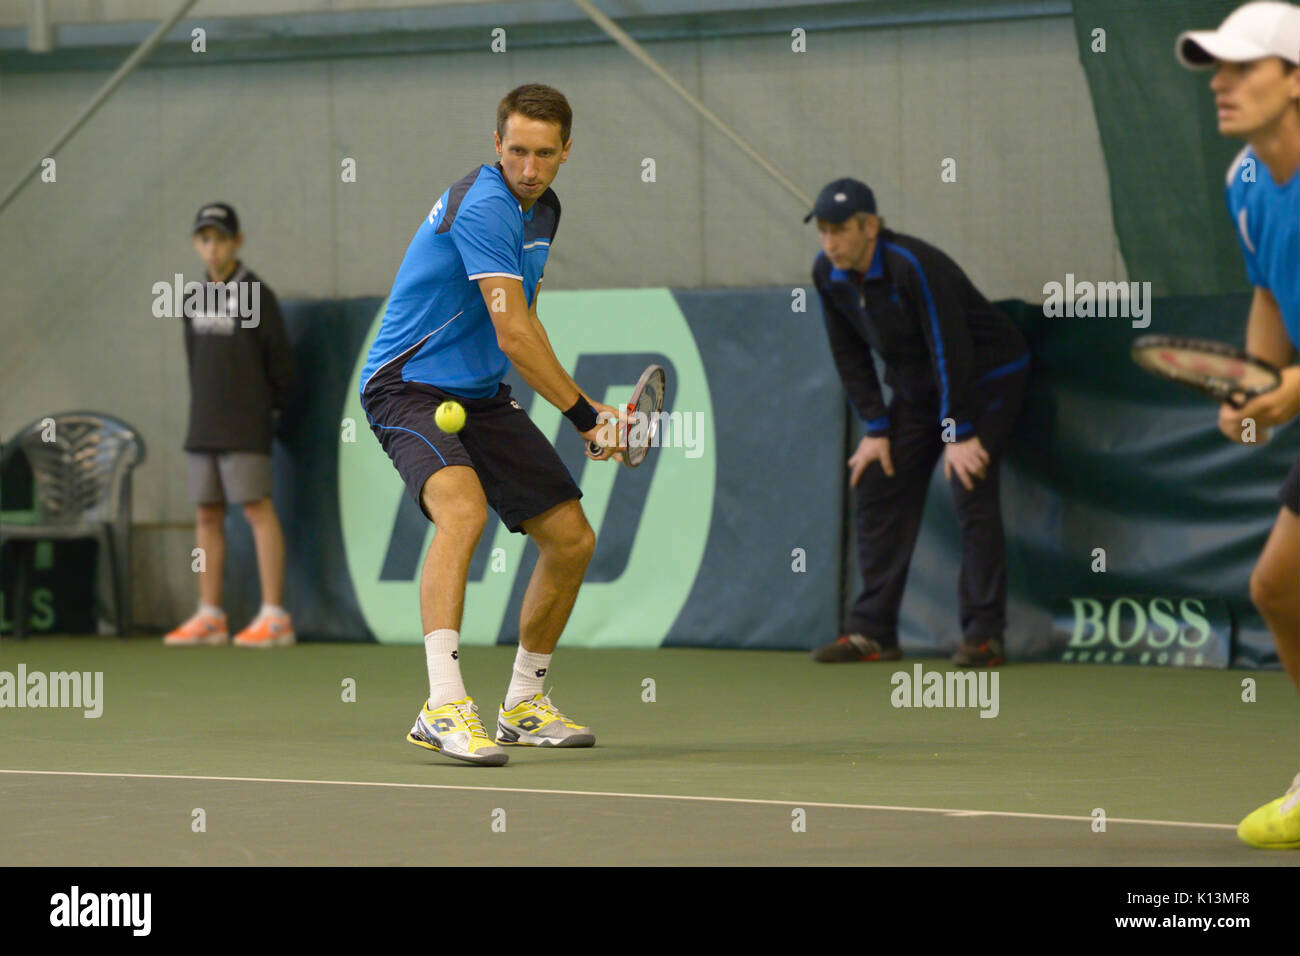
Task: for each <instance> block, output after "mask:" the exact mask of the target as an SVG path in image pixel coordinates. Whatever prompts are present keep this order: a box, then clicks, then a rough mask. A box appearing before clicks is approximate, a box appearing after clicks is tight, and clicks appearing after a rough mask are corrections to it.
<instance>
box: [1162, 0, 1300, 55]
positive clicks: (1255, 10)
mask: <svg viewBox="0 0 1300 956" xmlns="http://www.w3.org/2000/svg"><path fill="white" fill-rule="evenodd" d="M1174 54H1175V55H1176V56H1177V57H1178V62H1179V63H1181V64H1182V65H1183V66H1185V67H1187V68H1188V69H1189V70H1205V69H1209V68H1210V67H1212V66H1214V64H1215V62H1216V61H1219V60H1224V61H1226V62H1228V63H1245V62H1247V61H1248V60H1262V59H1264V58H1265V57H1269V56H1280V57H1281V58H1282V59H1284V60H1286V61H1288V62H1290V63H1300V7H1297V6H1296V5H1295V4H1293V3H1276V2H1273V0H1258V2H1256V3H1248V4H1246V5H1245V6H1241V7H1238V8H1237V9H1236V10H1233V11H1232V13H1230V14H1228V19H1226V20H1224V21H1223V22H1222V23H1221V24H1219V29H1217V30H1185V31H1183V32H1182V33H1180V34H1179V35H1178V39H1177V41H1175V43H1174Z"/></svg>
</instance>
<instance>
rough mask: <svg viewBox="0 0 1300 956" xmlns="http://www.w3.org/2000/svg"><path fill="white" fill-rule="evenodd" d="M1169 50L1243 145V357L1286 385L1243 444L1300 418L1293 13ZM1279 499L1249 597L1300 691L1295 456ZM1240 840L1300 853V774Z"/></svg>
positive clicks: (1239, 207)
mask: <svg viewBox="0 0 1300 956" xmlns="http://www.w3.org/2000/svg"><path fill="white" fill-rule="evenodd" d="M1176 50H1177V55H1178V59H1179V61H1180V62H1182V64H1183V65H1184V66H1186V67H1189V68H1191V69H1213V70H1214V78H1213V80H1212V81H1211V82H1210V89H1211V90H1213V91H1214V102H1215V107H1216V108H1217V113H1218V120H1219V132H1220V133H1222V134H1223V135H1224V136H1232V137H1235V138H1238V139H1244V140H1245V141H1246V143H1247V145H1246V148H1245V149H1243V150H1242V151H1241V152H1240V153H1239V154H1238V155H1237V158H1236V159H1234V160H1233V162H1232V165H1231V166H1229V167H1228V176H1227V180H1228V190H1227V198H1228V210H1229V212H1230V213H1231V215H1232V222H1233V226H1234V227H1235V228H1236V230H1237V238H1238V239H1239V240H1240V242H1241V250H1242V254H1243V255H1244V256H1245V259H1246V274H1247V275H1248V276H1249V277H1250V282H1251V284H1252V285H1253V286H1254V287H1255V296H1254V299H1253V301H1252V302H1251V306H1250V316H1249V318H1248V319H1247V321H1246V351H1248V352H1250V353H1251V354H1253V355H1257V356H1258V357H1260V358H1262V359H1264V360H1265V361H1268V362H1271V363H1273V364H1274V365H1276V366H1278V367H1279V368H1281V369H1282V384H1281V386H1280V387H1279V388H1277V389H1275V390H1274V391H1272V392H1268V393H1267V394H1265V395H1261V396H1260V397H1259V398H1256V399H1255V400H1253V401H1251V402H1250V403H1248V404H1247V405H1246V407H1245V408H1241V409H1236V408H1233V407H1232V406H1231V405H1223V406H1222V407H1221V408H1220V410H1219V428H1220V430H1221V431H1222V432H1223V433H1224V434H1225V435H1227V436H1228V437H1229V438H1231V439H1233V440H1234V441H1242V440H1243V436H1244V435H1245V434H1246V428H1245V427H1244V422H1245V420H1246V419H1253V420H1254V422H1255V426H1256V428H1257V429H1258V430H1260V431H1262V430H1264V429H1271V428H1272V427H1274V426H1276V425H1282V424H1285V423H1286V422H1288V421H1291V420H1292V419H1294V418H1295V417H1296V416H1297V415H1300V366H1296V365H1293V364H1292V362H1293V361H1294V360H1295V357H1296V350H1297V348H1300V69H1297V64H1298V63H1300V7H1297V6H1295V5H1294V4H1290V3H1271V2H1265V3H1248V4H1246V5H1245V6H1242V7H1238V8H1237V9H1236V10H1235V11H1233V12H1232V14H1231V15H1229V17H1228V18H1227V19H1226V20H1224V21H1223V23H1222V24H1221V25H1220V26H1219V28H1218V29H1217V30H1200V31H1188V32H1185V33H1183V34H1182V35H1181V36H1179V37H1178V42H1177V46H1176ZM1278 498H1279V500H1280V502H1281V508H1280V509H1279V511H1278V515H1277V521H1276V522H1275V523H1274V525H1273V530H1272V532H1271V533H1270V534H1269V537H1268V542H1267V543H1266V544H1265V545H1264V552H1263V554H1261V555H1260V558H1259V563H1258V564H1256V565H1255V570H1254V572H1253V573H1252V574H1251V577H1250V596H1251V599H1252V600H1253V601H1254V602H1255V606H1256V607H1258V608H1259V611H1260V614H1262V615H1263V617H1264V620H1265V621H1266V622H1267V623H1268V626H1269V629H1270V630H1271V631H1272V632H1273V639H1274V641H1276V643H1277V653H1278V657H1279V658H1280V659H1281V661H1282V666H1283V667H1284V668H1286V672H1287V675H1288V676H1289V677H1290V678H1291V682H1292V683H1293V684H1295V685H1296V688H1297V689H1300V459H1297V461H1296V464H1295V465H1294V467H1292V469H1291V473H1290V475H1289V476H1288V477H1287V479H1286V482H1285V483H1284V484H1283V487H1282V491H1281V493H1280V494H1279V495H1278ZM1292 739H1294V738H1292ZM1237 834H1238V836H1240V837H1241V839H1242V840H1244V841H1245V842H1247V843H1249V844H1251V845H1253V846H1260V847H1279V848H1283V847H1284V848H1290V849H1297V848H1300V774H1297V775H1296V778H1295V780H1294V781H1293V782H1292V784H1291V787H1290V788H1289V789H1288V790H1287V792H1286V793H1285V794H1284V795H1283V796H1281V797H1278V798H1277V799H1276V800H1273V801H1271V802H1270V803H1266V804H1265V805H1264V806H1262V807H1260V808H1259V809H1258V810H1256V811H1255V812H1253V813H1251V814H1250V815H1249V816H1248V817H1246V818H1245V819H1244V820H1242V821H1241V825H1240V826H1239V827H1238V828H1237Z"/></svg>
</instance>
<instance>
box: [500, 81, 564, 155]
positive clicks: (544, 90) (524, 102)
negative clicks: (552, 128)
mask: <svg viewBox="0 0 1300 956" xmlns="http://www.w3.org/2000/svg"><path fill="white" fill-rule="evenodd" d="M515 113H519V114H521V115H523V116H527V117H528V118H529V119H535V120H541V121H543V122H546V123H558V124H560V145H561V146H563V145H564V144H565V143H567V142H568V141H569V132H570V130H571V129H572V128H573V110H572V109H570V107H569V101H568V100H566V99H565V98H564V94H563V93H561V92H560V91H559V90H557V89H555V87H553V86H545V85H544V84H541V83H525V84H524V85H523V86H516V87H515V88H514V89H513V90H511V91H510V92H509V93H507V94H506V95H505V97H504V98H503V99H502V100H501V102H500V103H498V104H497V135H498V136H500V137H501V138H502V139H505V136H506V120H508V119H509V118H510V117H511V115H513V114H515Z"/></svg>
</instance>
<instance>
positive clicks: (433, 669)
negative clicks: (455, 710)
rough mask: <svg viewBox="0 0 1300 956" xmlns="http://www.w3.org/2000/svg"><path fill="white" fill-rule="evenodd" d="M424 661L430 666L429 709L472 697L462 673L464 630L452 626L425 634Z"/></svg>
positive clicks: (435, 708)
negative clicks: (457, 629)
mask: <svg viewBox="0 0 1300 956" xmlns="http://www.w3.org/2000/svg"><path fill="white" fill-rule="evenodd" d="M424 660H425V663H426V664H428V667H429V709H430V710H437V709H438V708H439V707H441V706H442V705H443V704H450V703H451V702H452V701H453V700H460V699H461V698H462V697H467V696H469V695H468V694H466V693H465V682H464V681H463V680H462V679H461V676H460V633H459V632H458V631H453V630H452V629H451V628H449V627H444V628H442V629H440V630H437V631H430V632H429V633H428V634H426V635H424Z"/></svg>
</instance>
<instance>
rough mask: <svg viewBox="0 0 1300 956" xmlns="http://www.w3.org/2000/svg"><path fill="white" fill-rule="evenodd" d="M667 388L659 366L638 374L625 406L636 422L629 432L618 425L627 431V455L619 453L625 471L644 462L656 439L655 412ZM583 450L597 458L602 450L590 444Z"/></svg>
mask: <svg viewBox="0 0 1300 956" xmlns="http://www.w3.org/2000/svg"><path fill="white" fill-rule="evenodd" d="M667 386H668V381H667V378H666V376H665V375H664V369H663V366H662V365H651V366H649V367H648V368H646V370H645V371H644V372H642V373H641V377H640V378H639V379H638V380H637V383H636V388H634V389H633V390H632V399H631V401H629V402H628V403H627V415H628V416H629V417H631V416H634V415H635V416H638V417H639V420H638V421H636V422H633V423H632V427H630V428H628V427H627V424H628V423H627V422H626V421H624V422H620V423H619V428H620V429H623V428H627V432H626V439H627V440H626V442H625V444H626V445H627V451H625V452H624V453H623V464H625V465H627V466H628V467H629V468H635V467H636V466H637V465H639V464H641V462H643V461H645V457H646V455H648V454H649V453H650V448H651V446H652V445H654V443H655V439H656V438H657V437H658V435H659V412H661V411H662V410H663V407H664V391H665V390H666V389H667ZM633 439H635V440H633ZM587 447H588V448H589V449H591V453H592V454H593V455H599V454H600V453H601V451H602V450H603V449H602V448H601V446H600V445H598V444H597V443H596V442H594V441H589V442H587Z"/></svg>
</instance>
